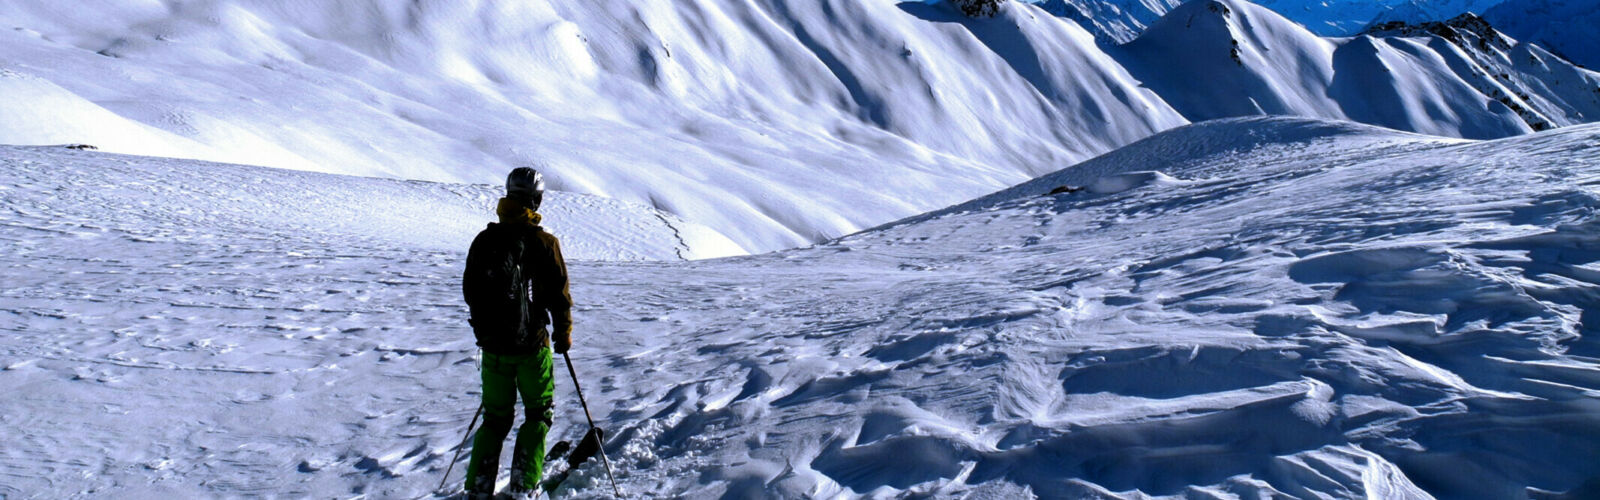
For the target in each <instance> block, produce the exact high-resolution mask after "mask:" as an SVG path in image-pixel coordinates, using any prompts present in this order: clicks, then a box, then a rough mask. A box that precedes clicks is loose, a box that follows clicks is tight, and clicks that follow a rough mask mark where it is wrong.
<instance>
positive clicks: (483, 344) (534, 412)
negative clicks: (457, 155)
mask: <svg viewBox="0 0 1600 500" xmlns="http://www.w3.org/2000/svg"><path fill="white" fill-rule="evenodd" d="M543 199H544V178H543V176H542V175H541V174H540V173H539V172H538V171H537V170H534V169H532V168H528V167H519V168H516V169H514V170H512V171H511V174H510V175H509V176H507V177H506V196H505V197H504V198H501V199H500V202H499V206H498V207H497V208H496V210H495V212H496V213H497V214H498V215H499V216H500V222H499V223H489V227H488V228H486V229H484V230H483V232H480V233H478V237H477V238H476V239H474V240H472V248H471V250H469V251H468V252H467V269H466V273H465V276H463V278H462V283H461V288H462V292H463V294H464V295H466V301H467V306H468V308H469V309H470V310H471V315H472V316H471V319H470V320H469V321H470V323H471V324H472V333H473V335H474V336H476V337H477V340H478V347H480V348H482V350H483V369H482V373H481V375H482V377H483V427H482V428H480V429H479V430H478V433H477V435H476V436H475V437H474V438H473V441H472V458H471V459H470V460H469V461H468V463H467V484H466V491H467V496H468V498H489V497H491V496H492V495H494V485H495V476H496V475H497V474H498V472H499V467H500V449H501V447H502V446H503V445H504V443H505V438H506V434H507V433H509V432H510V431H511V424H512V420H513V419H514V418H515V411H516V402H517V395H518V394H521V396H522V407H523V411H524V417H523V418H524V422H523V424H522V427H521V428H519V429H517V441H516V445H515V447H514V448H513V449H512V453H511V478H510V479H511V484H510V486H508V488H507V489H508V492H511V493H513V494H518V493H531V492H533V491H534V489H535V488H537V487H538V484H539V479H540V476H541V475H542V474H543V472H544V458H545V457H544V455H545V435H546V434H548V433H549V432H550V425H551V420H552V418H554V415H555V413H554V411H553V410H552V409H551V400H552V399H553V397H554V395H555V378H554V376H553V375H552V373H553V372H552V369H551V367H552V364H553V362H552V361H553V360H552V355H551V352H550V351H551V342H550V341H551V338H552V337H553V339H554V349H555V352H557V353H562V354H565V353H566V352H567V349H569V348H571V346H572V296H571V294H570V292H569V291H568V290H567V265H566V261H565V260H563V259H562V257H561V244H560V242H559V241H558V240H556V237H555V235H552V234H550V233H549V232H546V231H545V230H544V228H542V227H540V226H539V222H540V220H541V219H542V217H541V216H540V215H539V213H538V212H537V210H538V209H539V203H540V202H541V201H543ZM547 325H548V326H550V327H551V331H550V332H548V333H547V332H546V331H545V326H547Z"/></svg>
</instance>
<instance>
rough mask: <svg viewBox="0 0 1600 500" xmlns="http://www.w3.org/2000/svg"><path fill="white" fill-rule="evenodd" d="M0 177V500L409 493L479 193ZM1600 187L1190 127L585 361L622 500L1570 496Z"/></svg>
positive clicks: (107, 167)
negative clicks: (0, 389) (1062, 190)
mask: <svg viewBox="0 0 1600 500" xmlns="http://www.w3.org/2000/svg"><path fill="white" fill-rule="evenodd" d="M0 162H3V163H4V165H5V168H4V169H3V170H0V172H3V177H0V193H3V196H0V200H3V202H0V203H3V204H4V205H3V206H4V210H0V238H3V241H5V245H6V247H7V249H6V251H5V252H4V253H0V259H3V260H0V265H3V266H4V267H5V269H6V270H5V275H6V282H7V285H6V287H4V289H3V290H0V303H3V304H4V305H5V307H4V308H3V309H4V311H3V312H0V329H3V330H4V331H5V332H7V333H6V334H5V335H3V336H0V385H3V386H4V387H6V388H7V390H6V391H5V393H4V395H3V396H0V404H3V406H4V408H6V411H5V412H3V413H0V422H3V425H0V441H3V442H5V443H7V445H6V446H4V447H3V448H0V477H5V478H6V480H5V481H0V495H4V496H8V497H19V498H30V497H33V496H44V497H62V496H79V495H82V496H104V495H110V494H118V495H131V496H133V497H152V496H158V495H161V496H171V497H217V496H236V495H271V496H283V497H341V496H352V495H366V496H369V497H384V498H392V497H418V496H428V495H430V494H431V493H430V492H431V489H432V488H433V487H434V486H435V485H436V484H437V483H438V482H439V480H440V476H441V475H442V474H443V472H444V469H445V467H446V465H447V464H446V462H448V461H449V459H450V457H451V456H452V454H453V453H455V451H456V446H457V444H458V443H459V442H460V440H461V433H462V432H463V430H464V429H465V427H466V425H467V423H468V421H469V420H470V419H471V417H472V413H473V409H474V408H475V407H476V405H477V395H476V393H475V386H476V371H475V368H474V361H473V357H474V355H475V353H476V351H475V349H474V347H473V345H472V340H471V334H470V332H469V331H468V330H467V327H466V322H465V318H464V314H465V311H464V306H463V305H462V304H461V300H460V292H459V285H458V280H459V275H460V271H461V259H462V256H463V252H464V248H465V241H464V240H460V239H457V238H458V236H456V235H457V234H459V233H458V232H457V230H454V229H438V228H451V227H453V225H455V224H458V222H457V220H458V219H459V218H462V217H468V215H467V214H465V213H464V212H468V211H472V210H480V209H481V210H487V207H486V206H483V202H482V201H481V198H475V196H479V195H481V191H474V190H472V189H468V188H465V187H461V186H453V185H442V184H423V183H401V182H392V181H374V180H368V179H358V178H351V177H340V176H329V175H324V174H309V173H305V174H295V175H294V176H280V175H276V174H271V175H264V176H263V177H264V178H265V180H264V181H263V182H262V183H260V184H257V185H251V186H248V187H241V186H240V185H239V183H238V181H237V180H235V179H234V174H232V173H230V171H228V170H227V169H224V168H222V167H217V166H210V165H205V164H197V163H189V162H183V161H175V160H157V159H146V158H137V157H124V156H113V155H101V154H96V153H88V152H77V151H66V150H62V149H57V148H4V149H0ZM1597 165H1600V126H1593V125H1585V126H1577V127H1571V128H1567V129H1561V130H1558V131H1552V132H1544V133H1538V134H1533V135H1527V136H1521V137H1516V138H1510V139H1503V140H1496V141H1488V142H1473V141H1463V140H1447V139H1438V138H1430V137H1424V136H1417V135H1411V134H1403V133H1396V132H1392V131H1387V130H1383V129H1377V128H1373V127H1368V126H1362V125H1355V124H1349V123H1339V122H1323V121H1310V120H1300V119H1285V118H1255V119H1235V120H1226V121H1220V122H1212V123H1205V124H1200V125H1193V126H1188V127H1183V128H1179V129H1176V130H1173V131H1170V132H1167V133H1163V134H1160V135H1157V136H1154V137H1151V138H1149V139H1146V140H1143V141H1140V142H1138V143H1136V144H1133V145H1131V146H1129V147H1126V148H1123V149H1121V150H1118V151H1116V152H1115V153H1112V154H1109V155H1105V156H1102V157H1099V158H1096V159H1094V160H1091V161H1088V162H1085V163H1082V164H1079V165H1077V166H1074V167H1071V168H1067V169H1065V170H1062V171H1060V172H1057V173H1053V174H1050V175H1047V176H1045V177H1043V178H1040V179H1038V180H1035V181H1032V182H1029V183H1027V184H1023V185H1020V186H1018V187H1016V188H1013V189H1010V190H1006V191H1003V192H1000V193H996V194H994V195H991V196H989V197H985V198H983V199H980V200H976V201H973V202H971V203H967V204H963V205H959V206H956V207H951V208H950V209H948V210H944V211H940V212H936V213H932V214H929V215H927V216H923V217H918V218H913V219H908V220H905V221H901V222H899V223H895V224H891V225H888V226H886V227H883V228H879V229H875V230H871V231H867V232H863V233H859V234H855V235H851V236H849V237H846V238H843V239H840V240H837V241H833V242H830V243H826V244H822V245H817V246H814V247H810V248H805V249H797V250H791V251H785V252H780V253H774V254H767V255H758V256H746V257H735V258H727V259H715V260H703V261H694V262H644V263H626V262H597V261H585V262H573V263H572V269H571V272H572V277H573V296H574V298H576V299H577V302H578V309H577V310H576V311H575V317H576V323H577V346H578V347H576V348H575V349H574V351H573V354H574V362H575V363H576V366H577V369H578V373H579V374H580V375H581V376H583V377H584V388H585V389H586V391H587V394H586V395H587V397H588V399H589V402H590V405H591V406H592V407H593V409H594V410H595V412H596V417H597V418H599V419H600V420H601V425H602V426H603V427H605V428H607V429H609V430H611V431H612V436H613V438H612V440H611V441H610V442H609V444H608V447H607V449H608V452H609V454H610V457H611V459H612V462H613V464H614V465H615V466H616V471H617V475H618V480H619V482H620V483H621V485H622V488H623V489H624V490H626V491H628V492H631V494H633V495H636V496H660V497H690V498H716V497H727V498H748V497H762V496H774V497H784V498H800V497H822V498H829V497H859V496H867V497H911V496H917V497H921V496H923V495H932V496H935V497H954V496H969V495H970V496H974V497H978V498H1015V497H1024V498H1026V497H1030V496H1032V497H1040V498H1081V497H1105V498H1113V497H1120V498H1144V497H1147V496H1156V497H1187V498H1196V497H1199V498H1231V497H1235V496H1239V497H1246V498H1255V497H1258V496H1260V495H1265V494H1272V495H1276V494H1284V495H1291V496H1294V497H1299V498H1311V497H1335V498H1347V497H1363V496H1365V497H1371V498H1427V497H1429V496H1434V497H1439V498H1514V497H1520V496H1524V495H1530V494H1532V495H1535V496H1538V495H1539V494H1540V492H1568V491H1570V492H1571V495H1572V497H1573V498H1582V497H1593V496H1594V495H1595V494H1596V493H1600V491H1597V485H1600V478H1597V476H1596V471H1597V470H1600V343H1596V340H1595V339H1596V338H1600V337H1597V336H1596V335H1597V334H1596V333H1595V332H1594V331H1593V328H1594V325H1595V324H1596V323H1597V321H1600V319H1596V318H1595V317H1594V315H1593V314H1590V311H1596V310H1600V294H1597V290H1600V288H1597V286H1600V268H1597V267H1596V266H1597V264H1596V263H1597V262H1600V226H1597V222H1596V220H1597V219H1596V211H1597V209H1600V193H1597V187H1596V186H1597V185H1600V172H1597V170H1596V169H1597V168H1600V167H1597ZM203 169H218V170H216V174H215V175H203V172H202V170H203ZM257 175H260V174H259V173H251V175H250V176H251V177H255V176H257ZM285 179H297V181H294V182H290V181H288V180H285ZM299 182H303V183H304V184H299ZM309 184H315V185H317V186H323V187H324V189H322V190H306V189H301V188H302V187H303V186H304V185H309ZM1060 185H1078V186H1095V185H1098V186H1100V188H1098V189H1094V190H1090V191H1082V192H1077V193H1073V194H1057V195H1049V194H1045V193H1048V192H1049V191H1051V190H1052V189H1054V188H1055V187H1057V186H1060ZM330 192H331V193H339V194H338V195H337V196H332V195H326V194H323V193H330ZM217 194H220V195H221V198H218V197H217V196H216V195H217ZM461 198H465V199H467V200H468V201H466V202H461V201H459V200H458V199H461ZM350 200H362V201H361V202H352V201H350ZM368 200H378V202H376V203H369V202H367V201H368ZM551 203H552V208H554V206H557V205H561V204H566V203H576V204H582V201H581V199H580V198H577V197H567V196H561V197H556V198H554V199H552V200H551ZM431 207H436V208H437V209H434V210H430V209H429V208H431ZM186 209H187V210H189V211H188V212H185V210H186ZM469 209H471V210H469ZM305 211H326V212H328V213H329V214H334V215H338V216H331V217H324V218H318V219H306V218H303V217H301V215H302V214H303V213H304V212H305ZM580 212H582V210H574V212H573V213H575V214H576V213H580ZM571 217H574V218H578V217H579V216H578V215H572V216H571ZM402 218H403V226H404V227H406V228H410V229H406V230H407V231H416V234H415V235H413V234H399V233H394V234H391V233H389V231H390V230H391V229H388V228H398V227H401V226H402ZM469 218H470V217H469ZM485 218H487V217H486V216H483V217H479V220H482V219H485ZM559 219H560V217H556V216H553V217H552V221H551V223H552V224H555V223H557V222H562V223H568V222H567V221H560V220H559ZM362 221H376V222H379V223H380V224H379V226H384V227H377V228H375V227H373V225H371V224H365V223H362ZM570 223H571V224H574V225H568V226H562V227H563V230H562V231H558V234H559V235H561V236H563V238H564V239H565V241H567V242H569V243H568V244H569V245H581V244H583V243H582V242H581V240H583V239H585V238H590V237H594V238H599V237H600V236H594V233H585V232H584V231H585V230H584V229H582V228H581V227H578V226H576V224H578V223H577V222H576V221H572V222H570ZM428 235H434V236H428ZM557 402H558V405H559V406H558V411H557V419H556V430H555V432H556V434H557V435H559V436H563V437H576V436H577V435H579V434H580V433H581V432H582V424H581V422H582V421H583V416H582V413H581V411H580V410H579V408H578V406H577V404H576V398H575V397H574V396H573V394H572V393H571V385H570V384H569V383H568V382H566V379H565V377H562V378H561V379H560V382H558V395H557ZM459 469H460V467H457V472H456V473H455V474H456V476H455V478H452V482H458V481H459V480H460V479H459V478H460V476H459V475H460V471H459ZM609 489H610V488H609V485H608V484H607V483H606V482H605V480H604V478H603V475H601V473H600V472H599V470H598V468H597V467H588V468H585V469H583V470H582V471H580V472H579V474H578V475H577V476H576V477H575V479H574V480H573V481H572V482H571V483H569V484H568V485H567V486H566V487H564V488H563V490H562V491H560V492H558V496H559V497H566V498H600V497H605V496H607V495H609Z"/></svg>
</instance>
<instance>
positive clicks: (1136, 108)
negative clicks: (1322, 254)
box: [0, 0, 1600, 252]
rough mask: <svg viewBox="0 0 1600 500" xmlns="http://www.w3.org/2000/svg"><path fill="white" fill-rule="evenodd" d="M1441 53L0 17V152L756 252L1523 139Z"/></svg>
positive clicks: (1238, 34)
mask: <svg viewBox="0 0 1600 500" xmlns="http://www.w3.org/2000/svg"><path fill="white" fill-rule="evenodd" d="M1118 5H1121V7H1118ZM1067 9H1073V10H1074V11H1075V12H1081V13H1082V15H1080V16H1078V21H1073V20H1069V19H1065V18H1062V17H1057V16H1056V15H1053V14H1052V12H1061V13H1064V12H1066V10H1067ZM1168 9H1175V10H1173V11H1172V12H1171V13H1170V14H1168V15H1167V16H1166V17H1165V18H1162V19H1160V20H1157V21H1155V22H1154V26H1153V27H1152V29H1151V30H1150V32H1147V33H1145V34H1144V36H1141V37H1140V38H1139V40H1137V41H1135V42H1133V43H1132V44H1131V45H1130V46H1129V47H1128V48H1127V50H1123V49H1122V48H1116V47H1102V46H1101V45H1100V44H1097V43H1096V41H1095V35H1093V34H1091V32H1090V31H1088V30H1086V29H1085V28H1084V27H1082V26H1090V27H1091V29H1093V30H1095V33H1101V34H1102V36H1108V35H1106V34H1107V33H1114V34H1115V36H1113V38H1114V39H1117V40H1122V39H1127V38H1131V37H1132V35H1133V34H1134V33H1135V32H1134V31H1133V30H1134V29H1136V27H1141V26H1143V25H1144V24H1145V23H1149V22H1152V21H1151V20H1152V19H1154V16H1155V15H1157V14H1159V13H1163V12H1166V11H1167V10H1168ZM1079 22H1082V23H1084V24H1083V25H1082V26H1080V24H1079ZM1445 45H1446V46H1443V47H1438V46H1433V45H1431V44H1427V43H1426V42H1423V41H1417V40H1410V39H1405V40H1383V41H1371V40H1357V41H1348V40H1347V39H1323V38H1317V37H1316V36H1315V35H1313V34H1312V33H1311V32H1309V31H1306V30H1305V29H1304V28H1301V27H1300V26H1298V25H1295V24H1294V23H1293V22H1291V21H1289V20H1287V19H1284V18H1283V17H1282V16H1279V15H1278V14H1276V13H1273V12H1271V11H1269V10H1266V9H1264V8H1259V7H1255V6H1253V5H1250V4H1248V3H1245V2H1242V1H1236V0H1226V1H1222V2H1211V1H1197V2H1190V3H1188V4H1183V5H1178V4H1177V2H1175V1H1173V0H1139V1H1138V2H1133V1H1131V0H1116V1H1115V2H1111V3H1105V2H1087V3H1086V2H1084V1H1079V0H1068V1H1064V2H1062V1H1057V2H1045V3H1043V4H1041V5H1030V4H1026V3H1022V2H1010V3H1008V4H1007V6H1006V8H1004V9H1001V12H1000V15H998V16H996V17H994V18H992V19H981V20H974V19H967V18H965V17H964V16H961V15H959V14H956V13H955V12H953V10H952V9H951V8H949V7H948V6H947V5H943V4H940V3H937V2H936V3H934V4H928V3H926V2H922V1H916V0H753V1H735V0H635V1H606V2H588V1H582V2H579V1H560V2H532V1H520V0H516V1H513V0H423V1H411V0H347V1H337V2H330V1H314V0H199V1H177V0H162V1H155V0H152V1H145V2H118V1H109V0H102V1H93V2H87V3H85V2H54V1H20V2H0V95H4V96H6V97H7V98H6V99H4V101H5V102H0V143H5V144H32V145H40V144H60V143H69V142H75V143H89V144H94V145H97V146H100V147H102V148H103V149H104V150H106V151H112V152H120V153H132V154H149V155H159V156H169V157H184V158H197V159H207V160H214V161H223V162H230V163H244V164H255V165H267V166H277V167H287V168H295V169H301V170H310V171H321V172H332V173H343V174H353V175H364V176H380V177H391V178H403V179H421V180H428V181H436V182H450V183H467V184H479V183H493V182H496V181H498V180H500V179H501V178H503V177H502V176H503V175H504V174H505V172H506V171H508V170H509V168H510V167H512V166H520V165H525V164H530V163H540V164H542V165H544V166H545V167H546V168H545V171H546V173H547V174H548V175H549V179H550V181H551V185H552V187H553V188H555V189H558V190H562V191H569V192H579V193H586V194H593V195H597V196H605V197H610V198H616V199H620V200H624V201H627V202H631V203H637V204H641V205H647V206H649V207H652V208H655V209H658V210H661V211H663V212H667V213H670V214H674V215H676V216H678V217H681V218H683V219H684V220H688V221H691V222H694V223H697V224H700V225H703V226H705V227H708V228H710V229H711V230H713V231H715V232H717V233H720V234H722V235H724V236H725V237H726V238H727V239H729V240H731V241H733V242H734V243H735V244H737V245H738V246H739V247H740V248H741V249H743V250H744V251H747V252H760V251H769V250H776V249H783V248H792V247H795V246H799V245H804V244H810V243H815V242H819V241H826V240H828V239H831V238H836V237H838V236H841V235H844V234H848V233H851V232H854V231H858V230H860V229H862V228H865V227H870V226H874V225H878V224H883V223H885V222H888V221H892V220H895V219H899V218H903V217H908V216H912V215H915V214H918V213H923V212H926V211H928V210H932V209H937V208H940V207H944V206H948V205H950V204H952V203H958V202H961V201H963V200H967V199H971V198H973V197H975V196H979V195H982V194H984V193H988V192H992V191H994V190H997V189H1001V188H1004V187H1006V186H1010V185H1013V184H1016V183H1018V182H1022V181H1024V180H1027V179H1030V178H1033V177H1035V176H1037V175H1041V174H1044V173H1047V172H1051V171H1054V170H1057V169H1059V168H1061V167H1064V166H1066V165H1070V164H1072V163H1076V162H1078V161H1081V160H1084V159H1086V158H1089V157H1092V156H1094V155H1098V154H1101V153H1104V152H1107V151H1110V150H1112V149H1115V148H1116V147H1119V146H1122V145H1125V144H1128V143H1131V142H1133V141H1135V140H1138V139H1142V138H1145V137H1148V136H1150V135H1152V134H1154V133H1156V132H1158V131H1162V130H1167V129H1170V128H1173V127H1176V126H1180V125H1184V124H1186V123H1188V122H1190V121H1202V120H1208V119H1214V118H1222V117H1228V116H1236V115H1252V114H1260V113H1273V114H1279V113H1287V114H1299V115H1306V116H1316V117H1322V118H1333V119H1352V120H1357V121H1364V122H1371V123H1375V124H1381V125H1384V126H1388V127H1391V128H1399V129H1403V130H1409V131H1417V132H1425V133H1431V134H1438V135H1447V136H1457V137H1470V138H1495V137H1505V136H1509V135H1516V134H1521V133H1525V132H1528V131H1529V127H1528V125H1527V124H1526V123H1524V121H1523V120H1522V119H1521V118H1520V117H1519V116H1518V115H1517V114H1516V113H1515V112H1513V111H1512V110H1510V109H1509V108H1506V107H1505V106H1504V105H1502V104H1500V103H1499V102H1496V101H1495V99H1494V98H1491V97H1489V96H1488V95H1480V94H1478V93H1477V92H1478V91H1481V92H1484V93H1489V92H1492V91H1493V90H1494V89H1493V88H1491V87H1493V85H1477V86H1474V85H1473V84H1472V83H1471V82H1476V81H1477V80H1479V79H1482V78H1484V77H1483V74H1485V73H1487V72H1488V71H1487V70H1486V69H1485V68H1481V67H1479V66H1476V65H1474V64H1472V63H1471V62H1470V61H1464V60H1462V58H1460V57H1458V56H1457V55H1455V54H1452V53H1450V50H1452V49H1450V48H1449V47H1448V46H1447V45H1448V44H1445ZM1508 66H1509V64H1508ZM1531 66H1532V67H1533V68H1534V70H1536V71H1534V73H1536V74H1534V73H1530V74H1529V75H1522V74H1520V73H1519V74H1517V75H1514V76H1515V77H1516V78H1518V79H1521V80H1526V81H1529V82H1533V83H1529V84H1528V85H1525V86H1521V87H1515V88H1506V89H1503V90H1505V91H1506V92H1507V93H1511V94H1517V93H1531V94H1533V95H1532V96H1531V97H1530V99H1531V100H1530V101H1529V102H1530V106H1532V107H1538V106H1544V104H1541V103H1555V104H1551V105H1549V106H1544V107H1540V108H1539V109H1538V112H1539V113H1541V114H1542V115H1546V116H1547V117H1548V118H1549V119H1550V120H1551V122H1552V123H1554V124H1556V125H1567V124H1572V123H1580V122H1587V121H1592V120H1593V119H1595V115H1594V112H1593V111H1586V110H1593V109H1597V108H1600V92H1597V91H1596V89H1600V76H1596V75H1595V74H1594V73H1590V72H1586V71H1582V70H1577V69H1569V68H1567V67H1563V66H1561V65H1560V63H1559V61H1551V62H1539V63H1537V64H1532V65H1531ZM1368 89H1370V90H1368ZM1475 89H1476V90H1475ZM1547 94H1548V95H1547ZM1585 113H1588V114H1585Z"/></svg>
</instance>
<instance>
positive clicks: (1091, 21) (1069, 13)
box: [1035, 0, 1184, 43]
mask: <svg viewBox="0 0 1600 500" xmlns="http://www.w3.org/2000/svg"><path fill="white" fill-rule="evenodd" d="M1183 2H1184V0H1042V1H1038V2H1035V3H1037V4H1038V5H1039V7H1040V8H1042V9H1044V10H1045V12H1049V13H1050V14H1053V15H1056V16H1060V17H1064V18H1067V19H1071V20H1072V21H1073V22H1075V23H1077V24H1078V25H1079V26H1082V27H1083V28H1084V29H1087V30H1089V32H1091V33H1094V35H1095V38H1097V39H1099V40H1101V41H1102V42H1103V43H1127V42H1128V41H1130V40H1133V39H1134V38H1137V37H1138V36H1139V34H1140V33H1143V32H1144V29H1145V27H1147V26H1150V23H1153V22H1155V20H1157V19H1160V18H1161V16H1164V15H1166V14H1167V12H1168V11H1171V10H1172V9H1173V8H1175V7H1177V6H1178V5H1179V4H1182V3H1183Z"/></svg>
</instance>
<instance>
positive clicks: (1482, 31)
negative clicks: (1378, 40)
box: [1361, 12, 1514, 50]
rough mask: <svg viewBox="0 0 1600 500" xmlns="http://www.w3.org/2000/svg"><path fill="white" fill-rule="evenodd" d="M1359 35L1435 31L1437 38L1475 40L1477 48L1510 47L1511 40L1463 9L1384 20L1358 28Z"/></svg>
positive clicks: (1389, 34) (1407, 33) (1426, 32)
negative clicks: (1431, 17) (1436, 17)
mask: <svg viewBox="0 0 1600 500" xmlns="http://www.w3.org/2000/svg"><path fill="white" fill-rule="evenodd" d="M1361 34H1363V35H1371V36H1424V35H1430V34H1431V35H1437V36H1438V37H1440V38H1443V39H1445V40H1449V41H1451V42H1454V43H1455V44H1457V45H1461V44H1463V43H1473V44H1476V45H1477V47H1478V49H1479V50H1490V49H1491V48H1498V49H1500V50H1511V47H1512V45H1514V43H1513V42H1514V40H1511V39H1510V38H1509V37H1506V36H1505V35H1503V34H1501V33H1500V32H1499V31H1497V30H1495V29H1494V26H1492V25H1490V24H1489V21H1487V20H1484V18H1482V17H1480V16H1478V15H1477V14H1474V13H1471V12H1467V13H1464V14H1461V15H1458V16H1456V17H1453V18H1451V19H1449V20H1447V21H1424V22H1409V21H1388V22H1384V23H1380V24H1374V25H1372V26H1368V27H1367V29H1366V30H1364V31H1362V32H1361Z"/></svg>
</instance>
